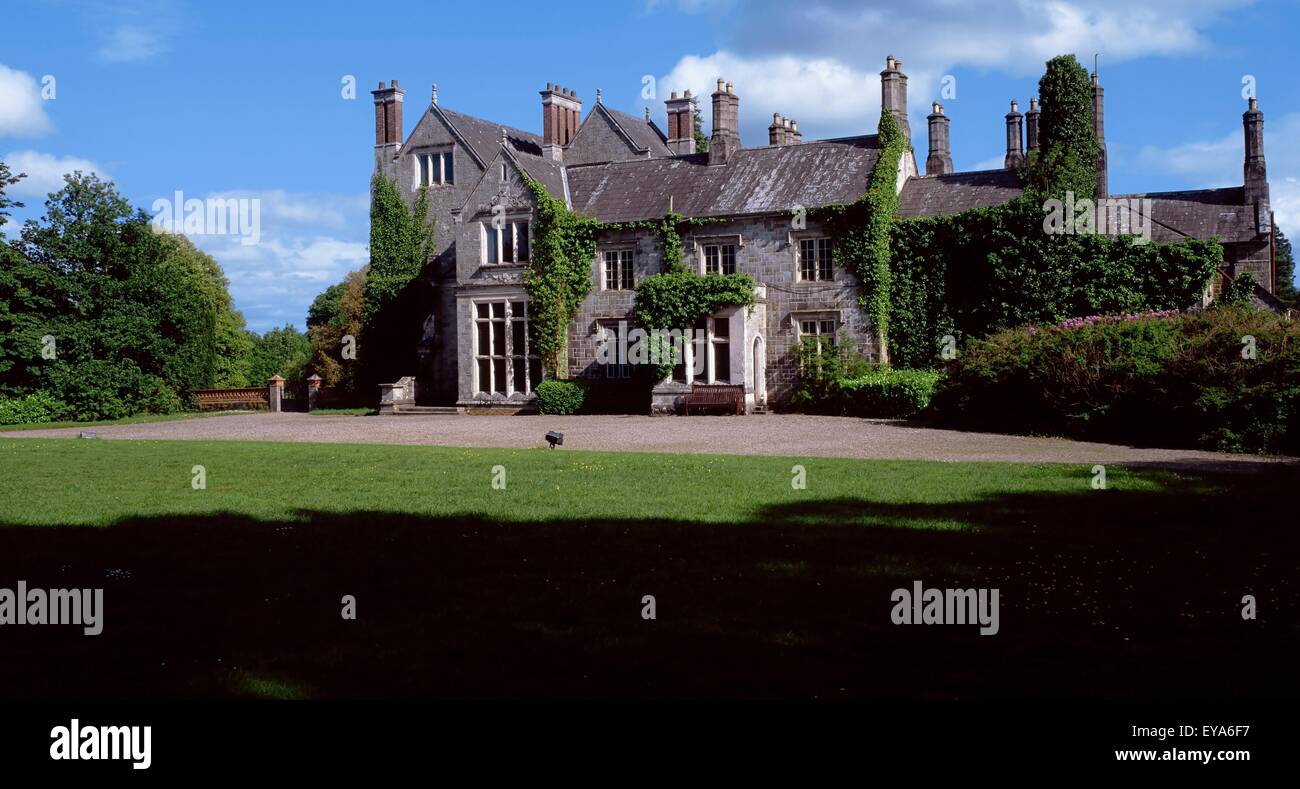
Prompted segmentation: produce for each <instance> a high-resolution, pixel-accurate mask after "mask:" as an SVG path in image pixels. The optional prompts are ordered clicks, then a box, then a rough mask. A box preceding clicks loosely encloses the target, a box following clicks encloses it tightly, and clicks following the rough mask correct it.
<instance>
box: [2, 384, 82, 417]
mask: <svg viewBox="0 0 1300 789" xmlns="http://www.w3.org/2000/svg"><path fill="white" fill-rule="evenodd" d="M67 414H68V406H67V404H66V403H63V402H62V401H60V400H59V399H58V398H56V397H54V395H51V394H50V393H48V392H32V393H31V394H29V395H24V396H22V397H0V425H34V424H43V423H45V422H55V421H58V420H60V419H63V418H64V417H65V416H67Z"/></svg>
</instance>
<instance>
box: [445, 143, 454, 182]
mask: <svg viewBox="0 0 1300 789" xmlns="http://www.w3.org/2000/svg"><path fill="white" fill-rule="evenodd" d="M454 154H455V152H454V151H447V152H446V153H444V154H443V155H442V180H443V183H448V184H454V183H456V157H455V155H454Z"/></svg>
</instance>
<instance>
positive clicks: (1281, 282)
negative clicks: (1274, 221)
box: [1273, 228, 1300, 309]
mask: <svg viewBox="0 0 1300 789" xmlns="http://www.w3.org/2000/svg"><path fill="white" fill-rule="evenodd" d="M1273 295H1274V296H1277V298H1278V301H1281V302H1282V303H1283V304H1285V305H1287V306H1288V307H1291V308H1293V309H1300V293H1297V292H1296V287H1295V258H1294V257H1293V256H1292V254H1291V239H1289V238H1287V237H1286V235H1285V234H1284V233H1283V232H1282V230H1281V229H1280V228H1279V229H1278V231H1277V292H1276V293H1274V294H1273Z"/></svg>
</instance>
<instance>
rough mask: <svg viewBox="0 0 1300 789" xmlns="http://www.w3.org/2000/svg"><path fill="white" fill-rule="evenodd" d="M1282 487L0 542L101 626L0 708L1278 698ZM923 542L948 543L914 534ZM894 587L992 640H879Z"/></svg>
mask: <svg viewBox="0 0 1300 789" xmlns="http://www.w3.org/2000/svg"><path fill="white" fill-rule="evenodd" d="M1288 479H1290V480H1291V481H1292V483H1293V482H1294V477H1289V478H1288ZM1279 482H1280V480H1279V479H1278V478H1275V477H1270V476H1268V475H1258V476H1253V477H1248V478H1242V477H1239V476H1237V477H1234V478H1232V479H1231V480H1230V484H1231V488H1230V490H1229V491H1228V492H1225V491H1223V490H1219V491H1218V492H1217V493H1215V492H1212V490H1211V489H1212V488H1213V486H1214V485H1217V484H1220V483H1222V484H1228V483H1226V482H1224V481H1223V480H1216V479H1214V478H1209V477H1203V476H1202V477H1192V478H1182V479H1181V480H1180V479H1178V478H1174V477H1172V476H1171V477H1170V484H1169V486H1168V487H1167V488H1166V489H1164V490H1162V491H1160V492H1147V493H1138V492H1122V491H1113V490H1111V491H1098V492H1093V491H1087V492H1081V493H1079V494H1077V495H1005V496H998V497H995V498H989V499H984V500H979V501H975V502H965V503H961V504H901V505H899V504H881V503H876V502H870V501H865V500H830V501H827V500H814V501H810V502H808V503H803V504H798V505H789V506H781V507H775V508H771V509H768V510H766V511H764V512H763V514H762V517H761V519H759V521H758V522H754V523H745V524H735V525H694V524H688V523H681V522H650V521H640V520H622V521H612V522H599V523H596V522H578V521H552V522H541V523H538V522H534V523H497V522H490V521H487V520H482V519H477V518H473V517H464V518H430V517H419V516H411V515H404V514H395V513H386V512H353V513H343V514H340V513H326V512H303V513H301V519H300V520H299V521H296V522H280V521H258V520H254V519H249V518H245V517H240V516H203V517H175V518H149V519H133V520H126V521H123V522H120V523H117V524H115V525H113V526H111V527H108V528H100V529H95V528H80V527H76V528H74V527H64V528H48V527H45V528H34V527H25V526H5V527H0V586H4V587H8V588H12V587H13V586H14V584H15V583H16V581H17V579H23V580H25V581H27V582H28V585H29V586H39V587H44V588H49V587H60V588H69V587H103V588H104V589H105V593H104V594H105V620H104V621H105V628H104V633H103V634H102V635H100V636H98V637H86V636H83V635H80V633H81V631H80V628H73V627H57V628H56V627H35V626H33V627H4V628H3V629H0V637H3V649H0V677H3V679H0V696H3V697H15V696H50V695H53V696H79V695H90V696H113V697H123V696H145V697H154V696H183V697H191V696H231V695H233V696H268V695H269V696H285V697H296V696H306V697H316V696H319V697H352V696H407V695H416V696H424V695H433V696H518V695H525V696H573V695H576V696H606V695H618V696H694V695H710V696H716V695H724V696H817V697H843V696H907V697H918V696H919V697H931V696H934V697H989V696H1016V697H1021V696H1040V695H1047V696H1067V697H1079V696H1097V695H1100V696H1141V697H1165V696H1192V697H1223V696H1251V697H1275V696H1288V697H1295V696H1297V695H1300V693H1298V692H1297V691H1298V690H1300V680H1297V676H1296V673H1295V670H1294V667H1295V664H1296V658H1297V654H1298V653H1297V647H1298V646H1300V605H1298V600H1297V598H1298V594H1297V592H1298V590H1297V578H1300V572H1297V571H1298V570H1300V564H1298V562H1300V560H1298V559H1297V551H1296V548H1297V545H1298V543H1300V539H1297V535H1296V530H1295V527H1294V521H1295V518H1294V515H1293V513H1294V507H1293V506H1292V505H1291V500H1290V497H1291V495H1292V494H1293V493H1294V490H1295V485H1294V484H1279ZM935 521H939V522H947V523H951V524H957V525H961V526H964V527H965V528H963V529H957V530H952V529H949V530H942V529H933V528H917V527H918V525H925V526H928V525H929V524H931V523H933V522H935ZM914 580H921V581H923V582H924V583H925V584H926V585H927V586H962V587H971V586H975V587H996V588H998V589H1000V590H1001V591H1000V594H1001V603H1002V605H1001V611H1000V624H1001V632H1000V633H999V634H998V635H996V636H980V635H979V634H978V632H977V630H976V628H975V627H974V626H948V627H939V626H928V627H927V626H896V625H893V624H892V623H891V621H890V611H891V608H892V603H891V601H890V593H891V591H892V590H893V589H895V588H898V587H910V586H911V583H912V581H914ZM345 594H351V595H355V596H356V598H357V612H358V619H357V621H343V620H342V619H341V617H340V610H341V605H340V598H341V597H342V596H343V595H345ZM647 594H651V595H655V596H656V598H657V609H658V619H657V620H655V621H643V620H642V618H641V607H642V604H641V598H642V596H643V595H647ZM1244 594H1253V595H1255V596H1256V598H1257V600H1258V606H1259V618H1258V619H1257V620H1255V621H1243V619H1242V617H1241V615H1240V608H1241V597H1242V595H1244Z"/></svg>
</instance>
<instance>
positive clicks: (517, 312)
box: [510, 301, 526, 321]
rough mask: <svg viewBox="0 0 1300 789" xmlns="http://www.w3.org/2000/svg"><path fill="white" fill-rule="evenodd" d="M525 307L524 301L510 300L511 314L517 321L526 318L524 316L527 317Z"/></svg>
mask: <svg viewBox="0 0 1300 789" xmlns="http://www.w3.org/2000/svg"><path fill="white" fill-rule="evenodd" d="M524 309H525V308H524V302H522V301H512V302H510V315H511V317H513V318H514V319H515V320H517V321H521V320H523V319H524V317H525V315H526V313H525V312H524Z"/></svg>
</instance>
